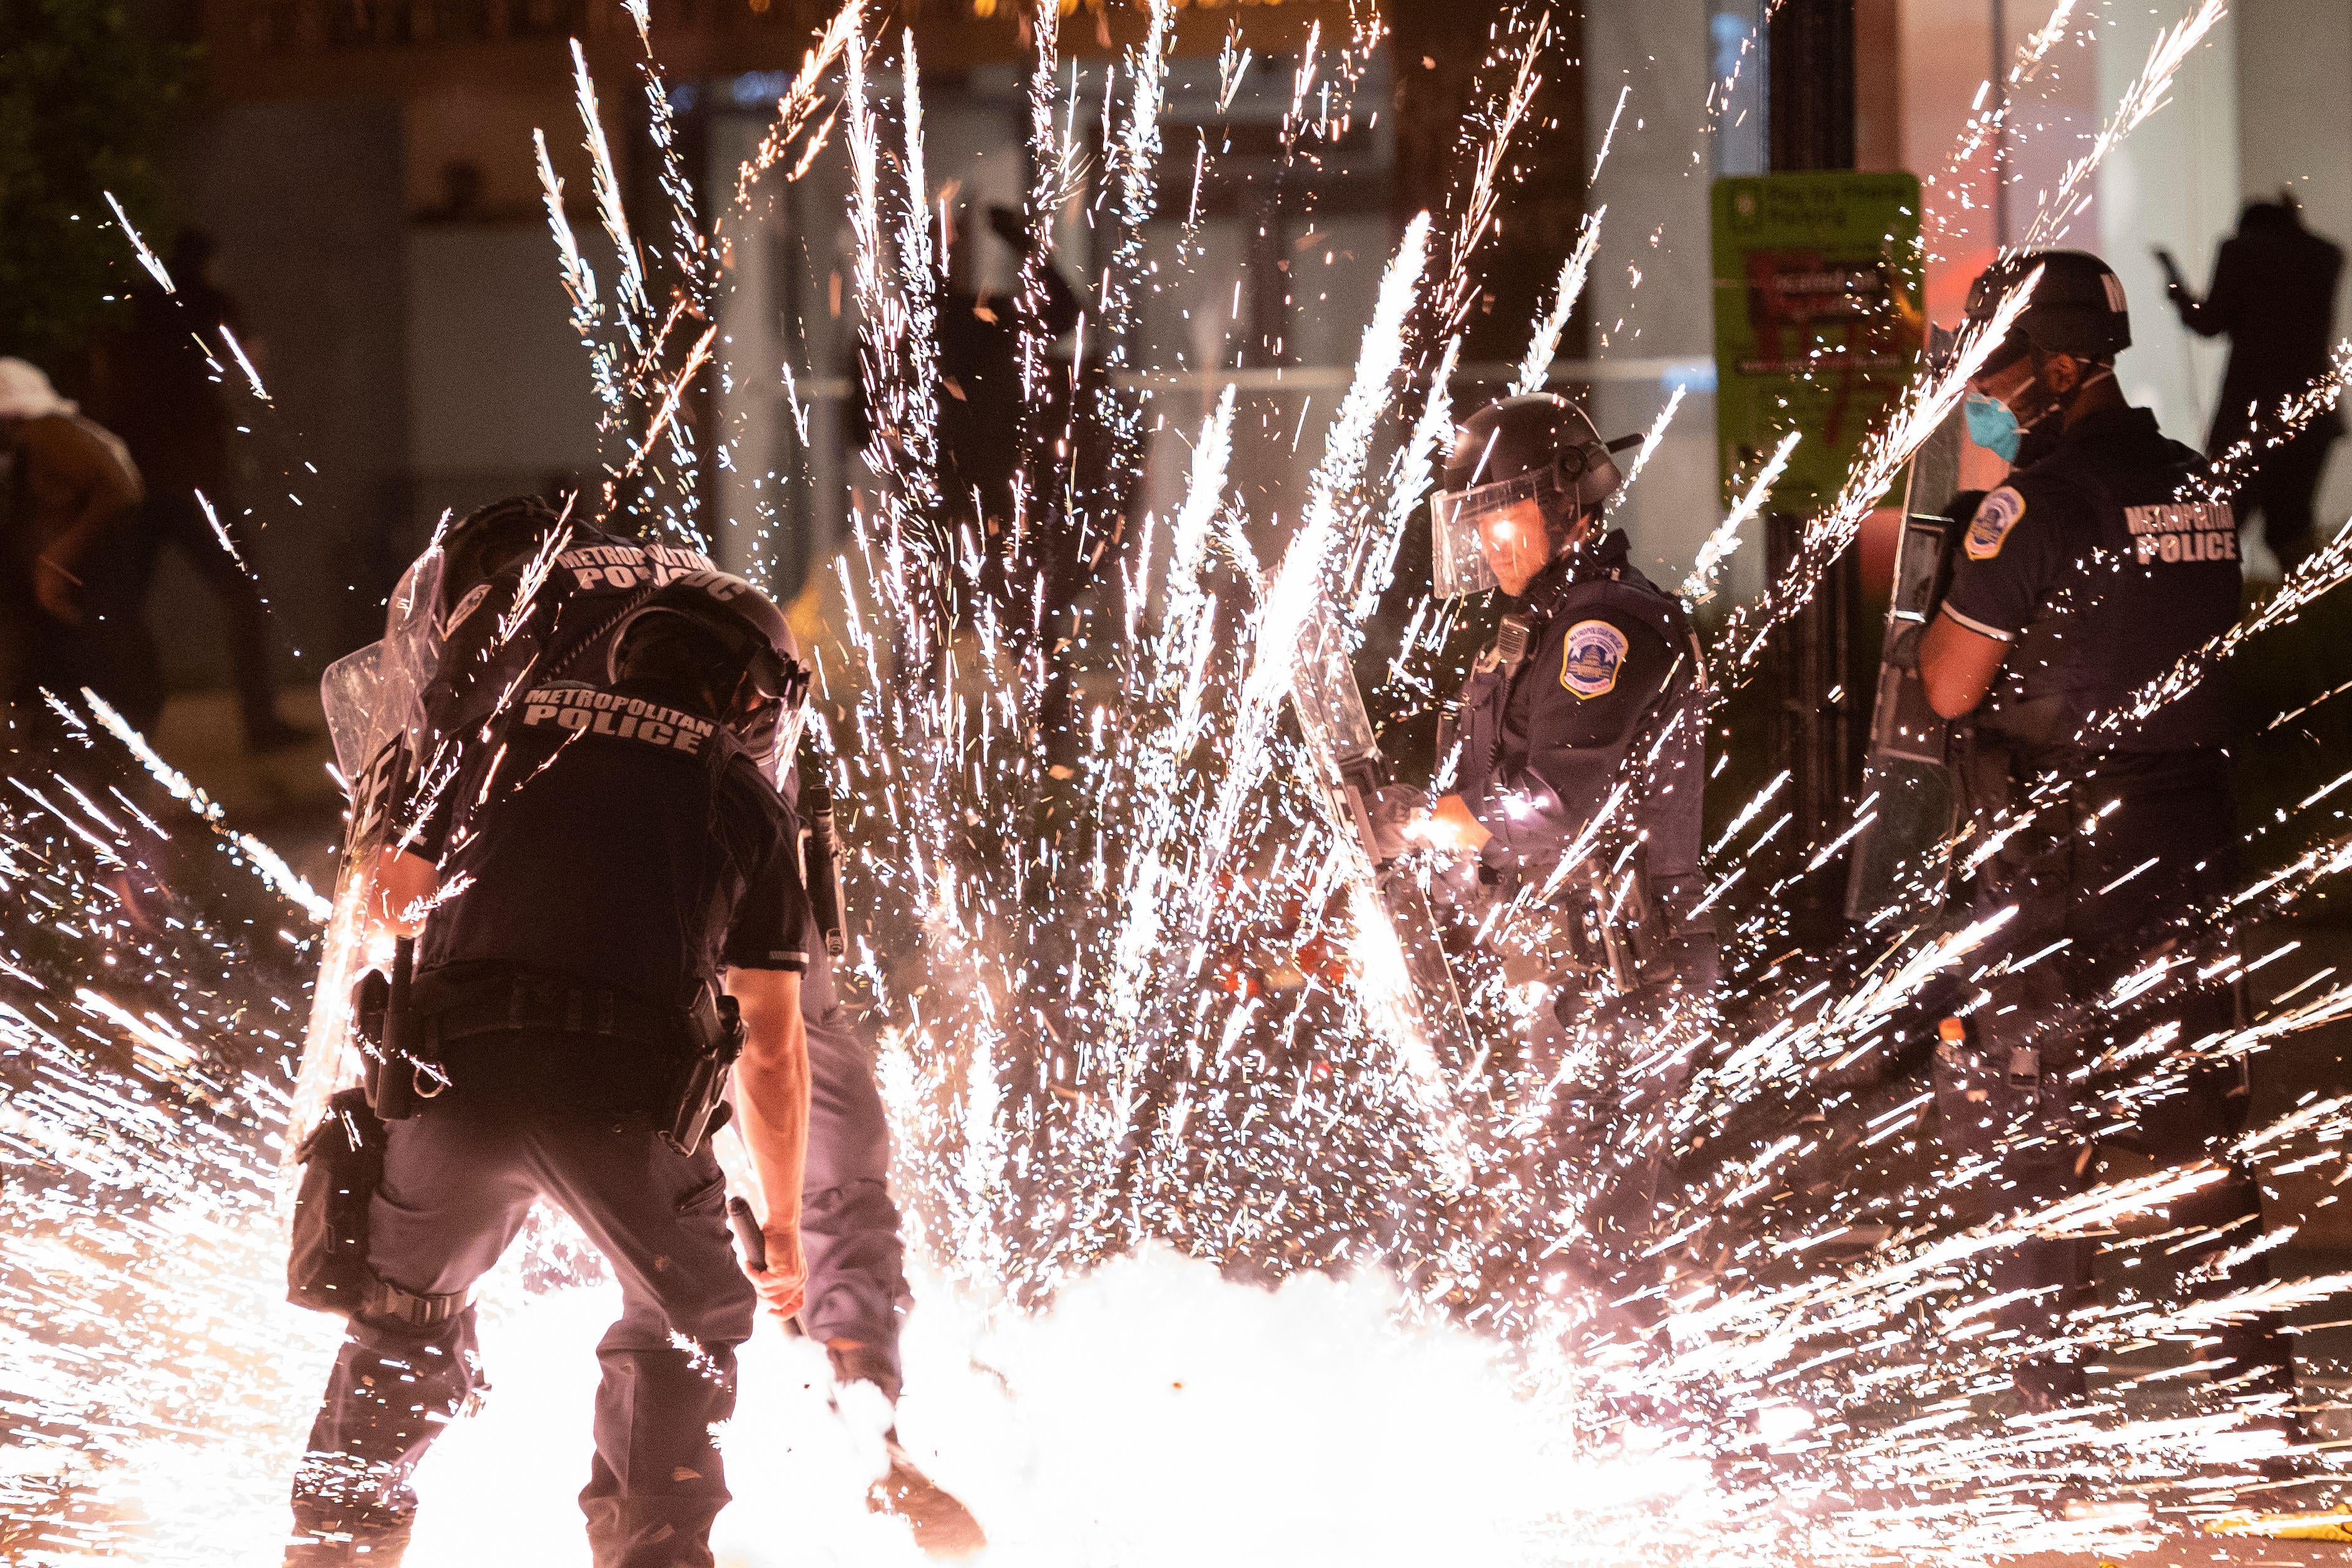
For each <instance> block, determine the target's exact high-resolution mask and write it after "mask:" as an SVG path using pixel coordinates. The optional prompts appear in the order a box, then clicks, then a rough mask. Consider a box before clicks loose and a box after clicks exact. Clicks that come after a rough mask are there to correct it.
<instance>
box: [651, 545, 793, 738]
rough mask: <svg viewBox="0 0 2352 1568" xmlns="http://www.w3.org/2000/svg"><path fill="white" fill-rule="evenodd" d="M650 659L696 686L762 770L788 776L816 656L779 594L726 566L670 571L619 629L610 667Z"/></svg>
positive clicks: (671, 675) (672, 675)
mask: <svg viewBox="0 0 2352 1568" xmlns="http://www.w3.org/2000/svg"><path fill="white" fill-rule="evenodd" d="M641 656H646V657H641ZM647 666H650V667H652V668H656V669H657V670H658V671H659V672H660V674H661V675H662V676H664V677H666V678H668V679H678V680H685V681H691V682H692V683H693V684H694V685H696V686H697V687H698V689H700V690H701V691H702V692H703V693H704V694H705V695H706V697H707V698H708V700H709V704H710V707H711V709H712V712H713V716H714V717H716V718H717V719H718V720H719V721H720V722H721V723H723V724H725V725H726V726H727V727H728V729H730V731H734V734H735V737H736V739H737V740H739V741H740V742H742V743H743V748H744V750H745V751H747V752H751V757H752V760H753V761H754V762H756V763H759V764H760V768H761V772H762V773H766V774H767V775H768V776H769V777H770V778H771V779H774V778H777V777H780V776H781V775H782V770H783V768H784V767H785V766H786V765H788V764H789V763H790V762H791V759H792V757H793V753H794V752H796V751H798V749H799V747H800V735H801V725H802V723H803V721H804V720H805V719H806V717H807V714H808V690H809V665H808V661H807V659H806V658H803V656H802V654H801V648H800V640H799V639H798V638H797V637H794V636H793V628H792V626H791V623H789V622H787V621H786V620H785V619H784V613H783V611H782V610H780V609H778V608H777V607H776V603H775V601H774V600H772V599H771V598H769V597H768V595H765V594H763V593H761V591H760V590H759V589H758V588H756V587H754V586H753V585H752V584H750V583H747V582H745V581H744V580H743V579H742V578H740V577H737V576H735V575H733V574H730V573H726V572H688V573H686V574H683V575H681V576H678V577H676V578H673V579H672V580H671V581H669V582H667V583H665V584H662V585H661V586H660V587H658V588H656V589H655V590H654V591H653V592H652V593H650V594H648V595H646V597H645V599H644V601H643V602H642V603H640V604H638V605H636V606H635V608H633V609H632V610H630V611H629V613H628V614H627V615H626V616H624V617H623V618H622V620H621V623H620V625H619V626H616V627H614V632H613V641H612V652H611V654H610V655H609V656H608V666H607V674H608V675H609V676H610V677H611V678H612V679H614V680H619V679H623V678H624V672H625V671H632V670H635V669H638V668H645V667H647Z"/></svg>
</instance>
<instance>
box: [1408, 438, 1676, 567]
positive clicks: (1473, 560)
mask: <svg viewBox="0 0 2352 1568" xmlns="http://www.w3.org/2000/svg"><path fill="white" fill-rule="evenodd" d="M1640 439H1641V437H1638V436H1629V437H1625V438H1624V439H1622V440H1620V441H1606V442H1604V441H1603V440H1601V433H1600V432H1599V431H1598V430H1596V429H1594V428H1593V425H1592V421H1591V418H1590V417H1589V416H1587V415H1586V414H1585V412H1584V410H1582V409H1581V408H1579V407H1578V406H1577V405H1575V404H1573V403H1570V401H1569V400H1568V399H1567V398H1565V397H1561V396H1559V395H1557V394H1554V393H1549V392H1539V393H1533V394H1530V395H1526V396H1522V397H1504V398H1497V399H1496V401H1494V402H1492V403H1489V404H1488V405H1486V406H1485V407H1484V408H1481V409H1479V410H1478V411H1477V412H1476V413H1475V414H1473V415H1472V416H1470V417H1469V418H1467V419H1465V420H1464V421H1463V422H1462V426H1461V427H1460V428H1459V429H1457V430H1455V431H1454V450H1453V453H1452V455H1451V456H1449V457H1448V458H1446V460H1445V478H1444V483H1443V485H1442V486H1441V488H1440V489H1438V491H1437V493H1436V494H1435V495H1434V496H1433V497H1432V498H1431V499H1430V503H1429V505H1430V543H1431V567H1430V577H1431V583H1432V586H1433V588H1434V590H1435V592H1436V594H1437V596H1438V597H1440V598H1442V599H1451V598H1454V597H1457V596H1459V595H1464V594H1476V593H1482V592H1484V591H1485V590H1486V589H1488V588H1492V587H1496V586H1497V585H1498V580H1497V579H1496V575H1495V568H1494V565H1493V563H1491V562H1489V561H1488V560H1487V558H1486V549H1485V546H1484V543H1483V542H1482V540H1481V538H1480V520H1481V519H1482V518H1486V517H1491V516H1492V515H1493V514H1494V513H1496V512H1498V511H1501V510H1506V509H1507V508H1509V507H1511V506H1514V505H1516V504H1517V503H1518V502H1520V501H1522V500H1534V501H1536V502H1537V503H1538V505H1539V506H1540V508H1541V509H1542V513H1543V520H1544V526H1545V528H1546V530H1547V531H1549V534H1550V535H1551V536H1552V543H1553V547H1554V549H1555V551H1556V550H1557V547H1558V545H1559V543H1561V542H1564V541H1565V540H1566V539H1567V537H1568V534H1569V532H1570V530H1571V529H1573V528H1574V527H1575V525H1576V521H1577V519H1578V518H1579V517H1580V516H1582V515H1583V514H1584V513H1586V512H1589V511H1591V510H1593V509H1594V508H1596V507H1598V506H1600V505H1601V502H1603V501H1605V500H1608V499H1609V497H1610V496H1611V495H1612V493H1613V492H1614V491H1615V490H1616V489H1617V487H1618V486H1619V485H1621V484H1622V483H1623V482H1624V475H1623V474H1622V473H1621V472H1620V471H1619V469H1618V468H1617V463H1616V460H1615V458H1613V457H1612V454H1613V453H1616V452H1621V451H1622V450H1624V449H1625V448H1626V447H1630V446H1632V445H1633V444H1634V443H1635V442H1637V441H1639V440H1640Z"/></svg>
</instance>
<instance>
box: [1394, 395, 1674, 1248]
mask: <svg viewBox="0 0 2352 1568" xmlns="http://www.w3.org/2000/svg"><path fill="white" fill-rule="evenodd" d="M1629 444H1630V438H1629V440H1627V441H1620V442H1617V443H1614V444H1613V446H1612V444H1604V443H1603V442H1602V441H1601V437H1600V436H1599V434H1598V433H1597V432H1596V431H1595V430H1594V429H1593V426H1592V423H1591V420H1590V419H1589V418H1588V417H1587V416H1585V414H1584V412H1583V411H1582V410H1581V409H1580V408H1578V407H1576V406H1575V405H1573V404H1570V403H1569V402H1568V401H1567V400H1566V399H1564V398H1561V397H1558V396H1555V395H1550V394H1538V395H1529V396H1521V397H1510V398H1505V399H1502V400H1501V401H1498V402H1496V403H1493V404H1490V405H1487V406H1486V407H1485V408H1483V409H1481V410H1479V411H1478V412H1477V413H1476V414H1475V415H1473V416H1471V417H1470V418H1469V419H1468V420H1467V421H1466V422H1465V423H1464V425H1463V426H1461V428H1460V429H1459V430H1458V431H1457V432H1456V433H1455V437H1454V449H1453V453H1452V456H1451V457H1450V458H1449V459H1448V461H1447V464H1446V469H1445V479H1444V487H1443V489H1441V490H1440V492H1439V494H1438V495H1437V497H1436V498H1435V500H1434V501H1433V506H1432V512H1433V526H1434V533H1433V547H1434V555H1433V560H1434V578H1435V587H1436V591H1437V593H1438V594H1439V595H1441V596H1445V597H1451V596H1454V595H1462V594H1469V593H1475V592H1479V591H1482V590H1484V589H1487V588H1495V587H1499V588H1500V589H1501V591H1502V595H1503V597H1502V600H1501V601H1500V606H1499V607H1500V609H1501V611H1502V615H1501V617H1500V620H1499V622H1498V625H1497V632H1496V640H1495V641H1494V643H1492V644H1491V645H1489V646H1488V647H1487V648H1486V651H1485V652H1484V653H1483V654H1481V655H1480V657H1479V658H1478V661H1477V664H1476V666H1475V669H1474V671H1473V673H1472V675H1471V677H1470V679H1469V680H1468V682H1467V683H1466V684H1465V686H1464V687H1463V689H1462V693H1461V698H1460V702H1459V717H1458V721H1457V723H1458V731H1456V732H1457V733H1458V736H1459V746H1460V751H1459V759H1458V773H1457V781H1458V787H1457V789H1456V791H1455V793H1454V794H1451V795H1445V796H1444V797H1443V798H1441V799H1439V800H1438V801H1437V802H1435V804H1434V805H1433V806H1432V808H1431V810H1430V814H1429V819H1428V820H1427V821H1426V822H1425V823H1423V825H1422V827H1421V830H1422V832H1423V835H1424V836H1427V837H1433V838H1435V839H1437V840H1439V841H1440V842H1444V843H1450V844H1452V845H1453V846H1454V847H1458V848H1459V849H1461V850H1463V851H1465V852H1467V853H1471V854H1475V857H1476V861H1477V876H1478V878H1479V880H1480V882H1481V884H1482V885H1483V887H1484V888H1485V889H1486V891H1487V892H1488V893H1489V894H1490V895H1492V896H1495V897H1498V898H1515V897H1520V896H1522V895H1524V896H1527V897H1528V898H1531V899H1534V900H1546V904H1545V907H1544V912H1545V914H1546V915H1547V916H1548V918H1549V921H1550V922H1551V923H1552V924H1553V925H1554V926H1555V927H1556V928H1557V929H1559V930H1560V931H1562V932H1563V933H1564V935H1565V937H1566V942H1565V944H1564V945H1565V951H1566V952H1567V954H1568V955H1569V956H1570V957H1571V958H1572V959H1574V960H1576V961H1577V969H1578V971H1579V972H1578V973H1572V974H1571V975H1570V977H1569V978H1568V979H1567V980H1566V982H1565V983H1564V984H1562V986H1561V989H1560V991H1559V1009H1558V1010H1559V1017H1560V1021H1561V1022H1562V1023H1563V1024H1564V1025H1566V1026H1569V1028H1570V1033H1571V1035H1573V1036H1575V1037H1576V1039H1575V1040H1573V1041H1566V1040H1561V1039H1559V1037H1552V1039H1551V1040H1550V1043H1549V1049H1551V1050H1554V1051H1562V1052H1565V1051H1568V1050H1570V1048H1571V1047H1573V1048H1575V1049H1576V1052H1577V1058H1578V1060H1579V1061H1580V1063H1581V1064H1582V1065H1571V1064H1570V1063H1569V1062H1565V1061H1563V1062H1543V1063H1539V1064H1538V1065H1539V1066H1541V1067H1543V1068H1546V1069H1547V1070H1548V1071H1549V1072H1558V1071H1559V1069H1560V1068H1563V1067H1565V1068H1567V1074H1566V1076H1567V1078H1568V1079H1569V1080H1570V1081H1569V1082H1568V1083H1567V1084H1566V1086H1565V1088H1564V1089H1563V1090H1562V1094H1563V1100H1562V1101H1561V1113H1562V1116H1564V1118H1565V1120H1564V1121H1563V1120H1561V1118H1560V1117H1556V1118H1555V1123H1554V1125H1555V1130H1556V1131H1557V1132H1558V1134H1559V1141H1560V1142H1561V1144H1562V1145H1563V1152H1566V1153H1567V1154H1568V1155H1569V1156H1570V1158H1571V1160H1573V1161H1574V1162H1576V1163H1578V1164H1580V1166H1581V1167H1582V1168H1583V1170H1584V1172H1585V1173H1586V1174H1585V1176H1584V1177H1583V1178H1582V1181H1583V1182H1584V1183H1585V1184H1587V1185H1589V1184H1590V1183H1591V1173H1592V1172H1594V1171H1599V1170H1603V1169H1606V1168H1608V1167H1612V1166H1613V1167H1615V1168H1616V1171H1617V1172H1618V1173H1616V1174H1613V1175H1610V1176H1607V1177H1605V1178H1604V1179H1603V1182H1602V1185H1603V1186H1604V1187H1605V1189H1606V1190H1605V1191H1604V1192H1603V1193H1602V1194H1601V1202H1600V1203H1599V1204H1598V1205H1595V1206H1593V1207H1590V1208H1588V1209H1587V1211H1586V1221H1587V1223H1588V1224H1589V1225H1590V1226H1591V1232H1592V1237H1591V1241H1592V1254H1591V1257H1590V1258H1587V1259H1586V1260H1585V1261H1586V1262H1587V1263H1588V1264H1589V1265H1591V1266H1592V1267H1594V1268H1599V1269H1601V1271H1603V1272H1607V1273H1611V1274H1619V1273H1622V1268H1623V1266H1624V1265H1625V1264H1626V1263H1627V1262H1628V1261H1629V1260H1630V1259H1631V1258H1633V1256H1634V1255H1636V1254H1637V1253H1639V1252H1640V1251H1641V1250H1642V1243H1643V1240H1644V1233H1645V1231H1646V1228H1647V1226H1648V1223H1649V1220H1650V1211H1651V1210H1652V1209H1653V1207H1654V1200H1655V1196H1656V1189H1657V1184H1658V1182H1659V1180H1660V1177H1661V1175H1662V1174H1663V1172H1664V1156H1665V1141H1664V1121H1665V1114H1666V1112H1667V1110H1669V1108H1670V1107H1671V1106H1672V1104H1673V1102H1674V1101H1675V1099H1676V1098H1678V1097H1679V1095H1680V1094H1681V1092H1682V1089H1683V1086H1684V1085H1685V1083H1686V1082H1687V1080H1688V1078H1689V1074H1690V1069H1691V1061H1690V1050H1689V1045H1688V1040H1689V1037H1690V1033H1693V1032H1684V1031H1676V1030H1674V1029H1670V1028H1662V1026H1663V1025H1664V1024H1665V1022H1666V1020H1667V1018H1668V1016H1670V1015H1673V1014H1675V1013H1677V1012H1679V1013H1680V1014H1681V1015H1683V1016H1685V1018H1690V1017H1696V1009H1697V1008H1698V1007H1699V1006H1701V1005H1703V999H1704V998H1705V997H1706V995H1707V994H1708V993H1710V992H1711V990H1712V988H1713V985H1714V983H1715V978H1716V968H1717V953H1716V942H1715V934H1714V930H1713V927H1712V925H1711V923H1710V922H1709V921H1708V919H1707V917H1706V916H1705V915H1704V914H1698V915H1694V914H1693V912H1692V911H1693V908H1694V906H1695V905H1696V903H1697V901H1698V897H1699V892H1700V888H1699V879H1698V858H1699V847H1700V807H1701V805H1702V799H1703V795H1704V790H1705V782H1704V781H1705V768H1704V766H1703V763H1702V751H1703V744H1702V738H1701V731H1700V725H1701V721H1702V714H1701V712H1700V700H1701V696H1702V694H1703V692H1704V689H1705V675H1704V672H1703V669H1702V668H1701V665H1700V660H1699V652H1698V647H1697V643H1696V639H1695V637H1693V636H1692V633H1691V627H1690V623H1689V621H1688V619H1687V617H1686V616H1685V614H1684V611H1683V607H1682V605H1681V604H1680V602H1679V601H1677V600H1676V599H1675V597H1674V596H1673V595H1669V594H1666V593H1664V591H1662V590H1661V589H1659V588H1657V587H1656V586H1655V585H1654V584H1651V583H1650V581H1649V580H1648V579H1647V578H1645V577H1643V575H1642V574H1641V573H1640V571H1638V570H1637V569H1636V568H1635V567H1634V566H1633V564H1632V563H1631V562H1630V561H1629V560H1628V559H1627V544H1626V539H1625V535H1624V534H1623V533H1622V531H1615V530H1609V529H1605V528H1604V527H1603V526H1602V523H1601V506H1602V503H1603V502H1605V501H1606V500H1608V498H1609V496H1610V495H1611V494H1612V492H1613V491H1614V490H1615V489H1617V487H1618V485H1619V484H1620V483H1622V475H1621V474H1620V472H1619V471H1618V468H1617V465H1616V463H1615V461H1614V460H1613V458H1612V456H1611V454H1612V450H1613V449H1621V448H1622V447H1624V446H1626V445H1629ZM1452 743H1453V742H1452V741H1451V738H1450V737H1445V738H1442V739H1441V752H1444V751H1446V750H1450V749H1451V745H1452ZM1442 763H1443V759H1442V758H1441V765H1442ZM1620 784H1624V785H1627V786H1629V789H1630V794H1629V795H1627V796H1626V797H1625V798H1624V799H1623V801H1622V803H1621V804H1620V805H1618V806H1617V807H1616V808H1615V809H1614V810H1613V812H1612V815H1611V816H1610V817H1609V818H1600V817H1599V814H1600V813H1601V810H1602V808H1603V806H1604V804H1605V803H1607V802H1608V801H1609V799H1610V797H1611V795H1612V792H1614V791H1615V790H1616V789H1617V788H1618V786H1619V785H1620ZM1383 810H1384V813H1389V814H1392V812H1393V807H1392V806H1391V805H1384V807H1383ZM1597 818H1598V820H1596V819H1597ZM1571 857H1573V858H1574V862H1575V863H1573V864H1570V865H1568V866H1565V867H1563V865H1562V862H1563V860H1568V859H1570V858H1571ZM1588 1195H1590V1194H1588Z"/></svg>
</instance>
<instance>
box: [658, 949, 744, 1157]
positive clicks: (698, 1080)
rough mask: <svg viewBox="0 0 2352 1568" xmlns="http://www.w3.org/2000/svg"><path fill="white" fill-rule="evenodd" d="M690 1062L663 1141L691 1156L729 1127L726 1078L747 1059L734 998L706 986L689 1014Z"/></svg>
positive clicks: (664, 1128) (665, 1125)
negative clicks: (718, 1132) (707, 1140)
mask: <svg viewBox="0 0 2352 1568" xmlns="http://www.w3.org/2000/svg"><path fill="white" fill-rule="evenodd" d="M685 1022H686V1045H687V1051H688V1055H687V1058H686V1062H685V1065H684V1067H683V1068H681V1069H680V1071H679V1074H678V1085H677V1093H676V1094H675V1095H674V1096H673V1097H672V1099H671V1101H670V1107H669V1115H668V1116H667V1118H666V1119H665V1121H664V1123H663V1126H662V1129H661V1136H662V1142H665V1143H667V1144H668V1145H669V1146H670V1147H671V1148H673V1149H675V1150H677V1152H679V1153H681V1154H691V1153H693V1152H695V1151H696V1150H698V1149H699V1148H701V1147H702V1141H703V1140H704V1139H705V1138H708V1137H709V1135H710V1134H711V1133H713V1132H715V1131H718V1130H719V1128H721V1127H723V1126H725V1125H726V1124H727V1113H728V1106H727V1079H728V1075H729V1074H730V1072H732V1071H733V1070H734V1067H735V1058H738V1057H740V1056H741V1055H742V1054H743V1019H742V1016H741V1014H740V1011H739V1009H738V1008H737V1006H736V1005H735V998H734V997H732V996H729V995H726V994H722V993H721V992H720V991H719V989H718V987H716V986H714V985H712V984H709V982H707V981H706V982H704V983H703V984H700V985H698V986H697V987H696V989H695V993H694V999H693V1001H691V1002H690V1003H688V1005H687V1009H686V1020H685Z"/></svg>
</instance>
